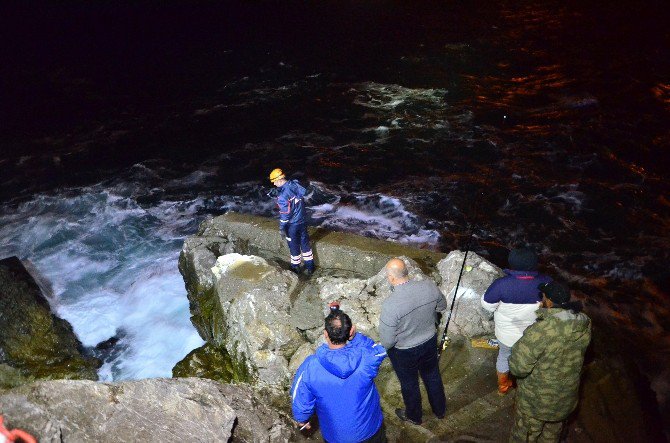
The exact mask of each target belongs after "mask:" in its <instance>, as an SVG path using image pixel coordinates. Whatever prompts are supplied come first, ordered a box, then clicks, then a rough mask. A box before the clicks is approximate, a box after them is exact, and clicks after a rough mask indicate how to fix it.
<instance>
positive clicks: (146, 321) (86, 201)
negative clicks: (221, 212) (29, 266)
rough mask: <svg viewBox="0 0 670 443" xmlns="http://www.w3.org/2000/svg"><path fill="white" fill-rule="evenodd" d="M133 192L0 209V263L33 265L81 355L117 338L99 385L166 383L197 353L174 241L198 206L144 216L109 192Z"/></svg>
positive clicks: (94, 193)
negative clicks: (15, 260)
mask: <svg viewBox="0 0 670 443" xmlns="http://www.w3.org/2000/svg"><path fill="white" fill-rule="evenodd" d="M134 170H136V171H140V170H142V171H143V175H145V176H146V174H147V173H151V171H150V170H148V169H147V168H134ZM134 186H136V185H134V184H132V183H123V185H120V186H119V187H118V188H116V189H114V188H112V189H109V188H105V187H103V186H101V185H98V186H93V187H90V188H85V189H80V190H65V191H63V192H62V193H61V194H57V195H40V196H36V197H35V198H34V199H33V200H31V201H29V202H26V203H23V204H21V205H19V206H18V207H17V208H9V207H2V208H0V254H2V255H3V256H7V255H17V256H19V257H20V258H23V259H30V260H31V261H32V262H33V263H34V265H35V267H36V269H37V270H38V271H39V272H40V273H41V274H42V275H44V276H45V277H46V278H47V279H48V280H49V281H50V282H51V284H52V287H53V292H54V299H53V300H51V302H52V304H53V307H54V309H55V310H56V312H57V313H58V314H59V315H60V316H61V317H63V318H64V319H66V320H68V321H69V322H70V323H71V324H72V326H73V329H74V331H75V333H76V334H77V336H78V337H79V339H80V340H81V341H82V343H83V344H84V345H86V346H94V345H96V344H97V343H99V342H101V341H104V340H107V339H109V338H110V337H112V336H114V335H116V334H117V333H118V332H119V331H121V330H123V331H124V332H125V334H126V335H125V336H124V338H123V339H121V340H120V342H119V344H120V345H122V348H123V349H124V351H123V352H122V353H121V354H120V355H119V356H118V357H117V358H116V359H114V360H113V361H110V362H107V363H106V364H105V365H104V366H103V368H101V371H100V376H101V378H103V379H105V380H111V379H115V380H119V379H128V378H142V377H169V376H171V372H172V367H173V366H174V364H175V363H176V362H177V361H179V360H180V359H181V358H183V357H184V356H185V355H186V354H187V353H188V352H189V351H190V350H192V349H193V348H195V347H197V346H200V345H201V344H202V343H203V341H202V339H201V338H200V337H199V336H198V334H197V332H196V330H195V328H194V327H193V326H192V325H191V323H190V320H189V317H190V313H189V306H188V299H187V297H186V291H185V289H184V283H183V280H182V278H181V275H180V274H179V272H178V270H177V258H178V254H179V249H180V247H181V240H182V239H183V238H184V236H185V235H187V234H188V233H190V232H184V231H188V230H189V228H191V232H192V231H194V230H195V226H197V219H196V218H195V217H194V213H195V211H197V207H198V205H200V204H201V201H199V200H194V201H191V202H162V203H160V204H158V205H157V206H156V207H153V208H151V209H150V210H146V209H143V208H141V207H140V206H139V205H137V203H136V202H135V201H134V200H133V199H132V198H129V197H125V196H123V195H121V194H118V193H117V192H116V191H121V192H124V193H125V192H127V190H128V189H132V188H133V187H134ZM194 221H195V223H194Z"/></svg>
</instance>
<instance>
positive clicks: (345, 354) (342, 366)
mask: <svg viewBox="0 0 670 443" xmlns="http://www.w3.org/2000/svg"><path fill="white" fill-rule="evenodd" d="M316 358H317V359H318V360H319V363H321V366H323V367H324V369H325V370H326V371H328V372H330V373H331V374H333V375H334V376H336V377H339V378H349V376H350V375H351V374H353V373H354V371H356V369H358V367H359V366H360V365H361V360H362V359H363V352H362V349H361V348H359V347H354V346H349V345H347V346H345V347H343V348H340V349H330V348H328V345H322V346H320V347H319V348H318V349H317V350H316Z"/></svg>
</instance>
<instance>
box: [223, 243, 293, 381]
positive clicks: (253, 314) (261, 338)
mask: <svg viewBox="0 0 670 443" xmlns="http://www.w3.org/2000/svg"><path fill="white" fill-rule="evenodd" d="M212 271H213V273H214V275H215V279H216V284H215V289H216V293H217V296H218V302H219V304H220V306H221V311H222V312H223V313H224V314H223V315H224V320H223V323H222V324H221V326H220V330H219V332H218V333H217V334H216V335H215V337H214V340H213V342H214V343H215V344H216V345H218V346H220V347H223V348H225V349H227V350H228V352H230V354H231V355H233V356H234V357H235V358H237V359H238V360H239V361H248V363H249V365H248V367H249V369H250V373H251V374H252V376H254V377H255V378H256V379H257V380H258V382H260V383H263V384H282V383H287V382H288V378H289V375H290V374H289V373H288V360H289V359H290V357H291V355H293V353H294V352H295V351H296V350H297V349H298V348H299V347H300V345H302V344H303V343H304V341H305V340H304V338H303V336H302V335H300V333H299V332H298V331H297V330H296V328H295V327H293V326H291V321H290V315H289V310H290V305H291V303H290V294H291V293H292V292H293V290H294V288H295V287H296V286H297V280H298V279H297V277H296V276H295V274H293V273H291V272H289V271H286V270H283V269H281V268H279V267H278V266H275V265H272V264H270V263H268V262H267V261H266V260H265V259H263V258H260V257H255V256H243V255H240V254H236V253H232V254H226V255H223V256H220V257H219V258H218V259H217V262H216V265H215V266H214V267H213V268H212Z"/></svg>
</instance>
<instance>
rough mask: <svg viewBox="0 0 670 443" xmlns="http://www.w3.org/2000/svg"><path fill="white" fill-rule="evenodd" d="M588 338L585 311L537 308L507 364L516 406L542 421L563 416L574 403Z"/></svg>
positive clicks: (563, 417)
mask: <svg viewBox="0 0 670 443" xmlns="http://www.w3.org/2000/svg"><path fill="white" fill-rule="evenodd" d="M590 341H591V320H590V319H589V317H587V316H586V315H585V314H582V313H579V314H575V313H573V312H572V311H569V310H565V309H559V308H549V309H544V308H540V309H538V310H537V322H535V323H534V324H533V325H531V326H529V327H528V329H526V331H525V332H524V333H523V337H521V339H519V341H517V342H516V344H515V345H514V347H513V348H512V355H511V357H510V359H509V367H510V370H511V372H512V374H513V375H515V376H516V377H517V384H518V388H519V390H518V392H517V397H516V402H517V408H519V410H520V412H522V413H523V414H526V415H530V416H531V417H534V418H537V419H539V420H544V421H560V420H563V419H565V418H566V417H567V416H568V415H569V414H570V413H571V412H572V411H573V410H574V409H575V406H577V399H578V392H579V379H580V375H581V369H582V364H583V363H584V353H585V352H586V348H587V347H588V345H589V342H590Z"/></svg>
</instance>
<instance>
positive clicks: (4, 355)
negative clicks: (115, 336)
mask: <svg viewBox="0 0 670 443" xmlns="http://www.w3.org/2000/svg"><path fill="white" fill-rule="evenodd" d="M81 349H82V346H81V342H79V340H78V339H77V337H76V336H75V335H74V332H73V330H72V326H71V325H70V324H69V323H68V322H67V321H65V320H63V319H61V318H58V317H57V316H56V315H55V314H53V313H52V312H51V308H50V306H49V301H48V300H47V298H46V297H45V296H44V295H43V294H42V291H41V290H40V287H39V285H38V283H37V282H36V281H35V279H33V277H32V275H31V274H30V273H29V272H28V270H27V269H26V267H25V266H24V265H23V263H22V262H21V260H19V259H18V258H17V257H11V258H6V259H4V260H0V388H9V387H13V386H17V385H19V384H22V383H26V382H29V381H32V380H36V379H89V380H97V378H98V377H97V372H96V369H97V367H98V366H99V361H98V360H96V359H94V358H89V357H86V356H85V355H84V354H82V352H81Z"/></svg>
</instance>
